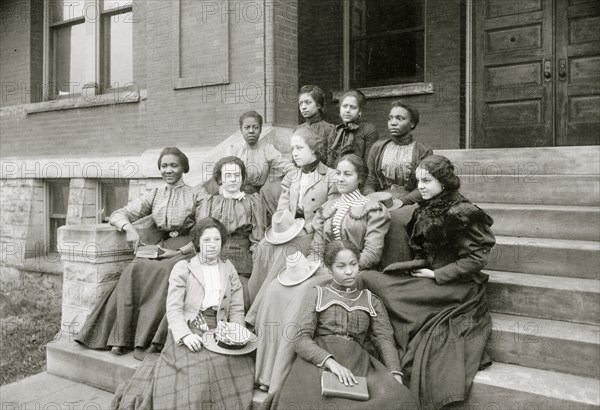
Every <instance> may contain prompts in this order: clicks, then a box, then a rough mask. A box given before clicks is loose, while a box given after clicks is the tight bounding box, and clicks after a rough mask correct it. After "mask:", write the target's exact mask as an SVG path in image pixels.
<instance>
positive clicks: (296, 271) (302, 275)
mask: <svg viewBox="0 0 600 410" xmlns="http://www.w3.org/2000/svg"><path fill="white" fill-rule="evenodd" d="M319 265H320V264H319V262H317V261H310V262H309V261H308V259H306V257H305V256H304V255H303V254H302V252H300V251H296V252H295V253H293V254H291V255H289V256H288V257H287V258H285V269H284V270H282V271H281V272H279V275H277V280H278V281H279V283H281V284H282V285H283V286H295V285H298V284H300V283H302V282H304V281H305V280H306V279H308V278H310V277H311V276H312V275H313V274H314V273H315V272H316V271H317V269H319Z"/></svg>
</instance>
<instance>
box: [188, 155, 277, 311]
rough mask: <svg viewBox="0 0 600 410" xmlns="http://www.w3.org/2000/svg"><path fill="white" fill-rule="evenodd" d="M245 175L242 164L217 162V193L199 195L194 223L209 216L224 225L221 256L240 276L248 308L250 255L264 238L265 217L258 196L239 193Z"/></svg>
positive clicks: (238, 161)
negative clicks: (226, 238) (225, 236)
mask: <svg viewBox="0 0 600 410" xmlns="http://www.w3.org/2000/svg"><path fill="white" fill-rule="evenodd" d="M246 171H247V168H246V166H245V164H244V162H243V161H242V160H241V159H239V158H238V157H233V156H231V157H225V158H222V159H220V160H219V161H217V164H216V165H215V168H214V170H213V179H214V180H215V181H216V183H217V184H218V185H219V190H218V192H217V193H215V194H213V195H209V194H199V195H198V199H197V204H196V219H197V220H200V219H202V218H206V217H209V216H210V217H213V218H215V219H217V220H218V221H221V222H222V223H223V225H225V229H226V231H227V235H228V237H229V240H228V241H227V243H226V244H225V246H224V247H223V249H222V255H223V258H225V259H229V260H230V261H231V263H233V266H234V267H235V269H236V271H237V273H238V275H239V276H240V281H241V282H242V285H243V288H244V302H245V303H246V304H247V303H248V293H247V292H248V279H249V278H250V275H251V274H252V255H253V254H254V253H255V250H256V247H257V246H258V243H259V242H260V241H261V240H262V239H263V237H264V236H265V229H266V226H265V219H266V215H265V209H264V207H263V203H262V201H261V197H260V194H259V193H258V192H255V193H254V194H248V193H246V192H244V191H242V190H241V188H242V186H244V184H245V183H246V181H247V179H248V175H247V173H246ZM248 307H249V305H247V306H246V309H247V308H248Z"/></svg>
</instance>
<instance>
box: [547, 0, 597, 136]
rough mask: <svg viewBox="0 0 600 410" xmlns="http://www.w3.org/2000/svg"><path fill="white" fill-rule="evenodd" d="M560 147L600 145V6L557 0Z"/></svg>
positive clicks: (558, 129)
mask: <svg viewBox="0 0 600 410" xmlns="http://www.w3.org/2000/svg"><path fill="white" fill-rule="evenodd" d="M556 16H557V24H556V33H557V34H556V57H557V58H556V70H557V73H558V76H557V85H556V101H557V116H556V117H557V118H556V119H557V139H556V145H596V144H600V3H598V2H597V1H587V2H586V1H582V0H570V1H569V0H557V10H556Z"/></svg>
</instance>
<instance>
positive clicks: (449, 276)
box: [434, 222, 496, 285]
mask: <svg viewBox="0 0 600 410" xmlns="http://www.w3.org/2000/svg"><path fill="white" fill-rule="evenodd" d="M455 240H456V247H457V249H458V259H457V260H456V261H455V262H452V263H450V264H448V265H446V266H443V267H441V268H438V269H435V270H434V274H435V280H436V281H437V283H438V284H440V285H443V284H444V283H447V282H451V281H455V280H460V281H470V280H475V281H479V280H480V276H481V275H482V274H481V273H480V271H481V269H483V268H484V267H485V266H486V265H487V264H488V259H489V254H490V250H491V249H492V247H493V246H494V244H495V243H496V239H495V237H494V234H493V233H492V230H491V229H490V226H489V225H488V224H486V223H484V222H476V223H473V224H471V225H469V226H468V227H467V228H466V229H465V230H462V231H460V232H459V233H458V234H457V235H456V239H455Z"/></svg>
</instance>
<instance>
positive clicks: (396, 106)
mask: <svg viewBox="0 0 600 410" xmlns="http://www.w3.org/2000/svg"><path fill="white" fill-rule="evenodd" d="M418 124H419V110H418V109H417V107H415V106H413V105H411V104H408V103H406V102H404V101H402V100H398V101H394V102H393V103H392V106H391V108H390V112H389V116H388V131H389V133H390V136H389V138H386V139H384V140H381V141H377V142H376V143H375V144H373V146H372V147H371V151H370V152H369V157H368V160H367V167H368V168H369V176H368V178H367V182H366V183H365V188H364V190H363V192H364V194H365V195H368V194H370V193H371V192H378V191H386V192H389V193H391V194H392V196H393V197H394V201H395V203H397V204H399V205H400V206H401V208H400V209H396V210H395V211H392V212H390V217H391V223H390V229H389V231H388V234H387V236H386V238H385V243H386V246H385V247H384V249H383V255H382V257H381V264H382V266H384V267H385V266H387V265H389V264H390V263H393V262H398V261H404V260H407V259H410V257H411V251H410V247H409V246H408V233H407V231H406V225H407V224H408V222H409V221H410V218H411V217H412V213H413V212H414V210H415V207H416V205H414V204H415V203H416V202H418V201H420V200H421V193H420V192H419V190H418V189H417V180H416V178H415V169H416V168H417V165H418V164H419V163H420V162H421V161H422V160H423V159H424V158H425V157H427V156H429V155H432V154H433V151H432V150H431V148H429V147H428V146H426V145H425V144H423V143H421V142H419V141H415V140H414V139H413V134H412V132H413V130H414V129H415V128H416V127H417V125H418ZM390 244H394V246H390Z"/></svg>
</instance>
